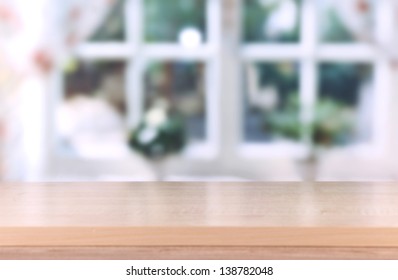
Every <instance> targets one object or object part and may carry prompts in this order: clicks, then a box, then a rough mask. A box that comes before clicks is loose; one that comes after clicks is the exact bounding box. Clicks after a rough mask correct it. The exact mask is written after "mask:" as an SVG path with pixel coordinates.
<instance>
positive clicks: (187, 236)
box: [0, 182, 398, 247]
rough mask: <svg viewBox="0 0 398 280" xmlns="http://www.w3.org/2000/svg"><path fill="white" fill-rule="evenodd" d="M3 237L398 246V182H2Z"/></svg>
mask: <svg viewBox="0 0 398 280" xmlns="http://www.w3.org/2000/svg"><path fill="white" fill-rule="evenodd" d="M0 246H3V247H6V246H14V247H15V246H296V247H297V246H299V247H300V246H318V247H319V246H321V247H341V246H343V247H398V184H397V183H312V184H311V183H247V182H239V183H41V184H28V183H27V184H2V185H1V187H0Z"/></svg>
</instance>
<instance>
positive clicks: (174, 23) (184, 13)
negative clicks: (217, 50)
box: [144, 0, 206, 46]
mask: <svg viewBox="0 0 398 280" xmlns="http://www.w3.org/2000/svg"><path fill="white" fill-rule="evenodd" d="M144 3H145V41H147V42H179V43H181V44H183V45H188V46H195V45H198V44H201V43H202V42H204V41H205V38H206V28H205V25H206V24H205V23H206V1H205V0H167V1H165V0H146V1H144Z"/></svg>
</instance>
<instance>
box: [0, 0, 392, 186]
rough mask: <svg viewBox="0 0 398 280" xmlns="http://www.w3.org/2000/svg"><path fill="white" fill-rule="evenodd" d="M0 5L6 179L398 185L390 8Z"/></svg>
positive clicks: (284, 1) (223, 1)
mask: <svg viewBox="0 0 398 280" xmlns="http://www.w3.org/2000/svg"><path fill="white" fill-rule="evenodd" d="M31 2H34V3H26V1H24V0H15V1H11V0H0V94H1V103H0V111H1V112H0V113H1V115H0V141H1V146H0V147H1V151H0V164H1V168H0V176H1V179H2V180H6V181H92V180H93V181H152V180H168V181H301V180H310V181H315V180H326V181H330V180H331V181H340V180H342V181H343V180H344V181H372V180H376V181H379V180H381V181H391V180H397V179H398V159H397V157H395V155H396V154H397V152H398V112H397V111H398V110H397V108H398V96H397V92H396V88H397V86H398V79H397V78H398V67H397V66H398V51H396V49H397V46H398V42H397V40H396V37H397V35H398V34H397V31H396V30H397V27H398V22H396V18H397V15H398V3H397V2H396V1H395V0H378V1H376V0H168V1H164V0H112V1H109V0H88V1H84V3H81V2H82V1H77V0H66V1H64V0H62V1H61V0H57V1H49V0H38V1H31Z"/></svg>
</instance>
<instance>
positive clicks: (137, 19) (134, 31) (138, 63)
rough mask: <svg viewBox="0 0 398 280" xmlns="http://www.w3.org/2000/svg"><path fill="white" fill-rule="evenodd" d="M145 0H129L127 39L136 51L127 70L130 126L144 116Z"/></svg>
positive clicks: (132, 54) (131, 56)
mask: <svg viewBox="0 0 398 280" xmlns="http://www.w3.org/2000/svg"><path fill="white" fill-rule="evenodd" d="M143 4H144V3H143V0H128V3H127V8H126V19H127V22H126V24H127V39H128V41H129V42H131V46H132V47H133V49H134V50H135V52H132V53H131V55H130V58H129V63H128V69H127V74H126V75H127V85H126V91H127V102H128V125H129V126H130V127H133V126H135V125H136V124H137V123H138V122H139V120H140V118H141V116H142V114H143V110H144V108H143V98H144V96H143V95H144V90H143V82H144V81H143V72H144V68H145V58H144V57H143V55H142V50H143V47H142V45H143V35H144V27H143V14H144V6H143Z"/></svg>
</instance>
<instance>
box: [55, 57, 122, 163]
mask: <svg viewBox="0 0 398 280" xmlns="http://www.w3.org/2000/svg"><path fill="white" fill-rule="evenodd" d="M124 72H125V63H124V62H113V61H112V62H110V61H108V62H106V61H98V62H83V61H76V62H71V63H69V65H68V66H67V67H66V69H65V70H64V92H65V96H64V100H63V101H62V103H61V105H60V106H59V108H57V123H56V126H57V133H58V140H59V141H58V142H59V149H60V151H61V153H63V154H69V155H73V156H77V157H82V158H108V157H111V158H112V157H118V156H121V155H124V154H126V153H127V152H128V150H127V149H126V147H127V146H126V139H125V137H126V136H125V133H126V130H125V125H124V122H125V111H126V110H125V109H126V107H125V105H126V103H125V90H124V85H125V80H124Z"/></svg>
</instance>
